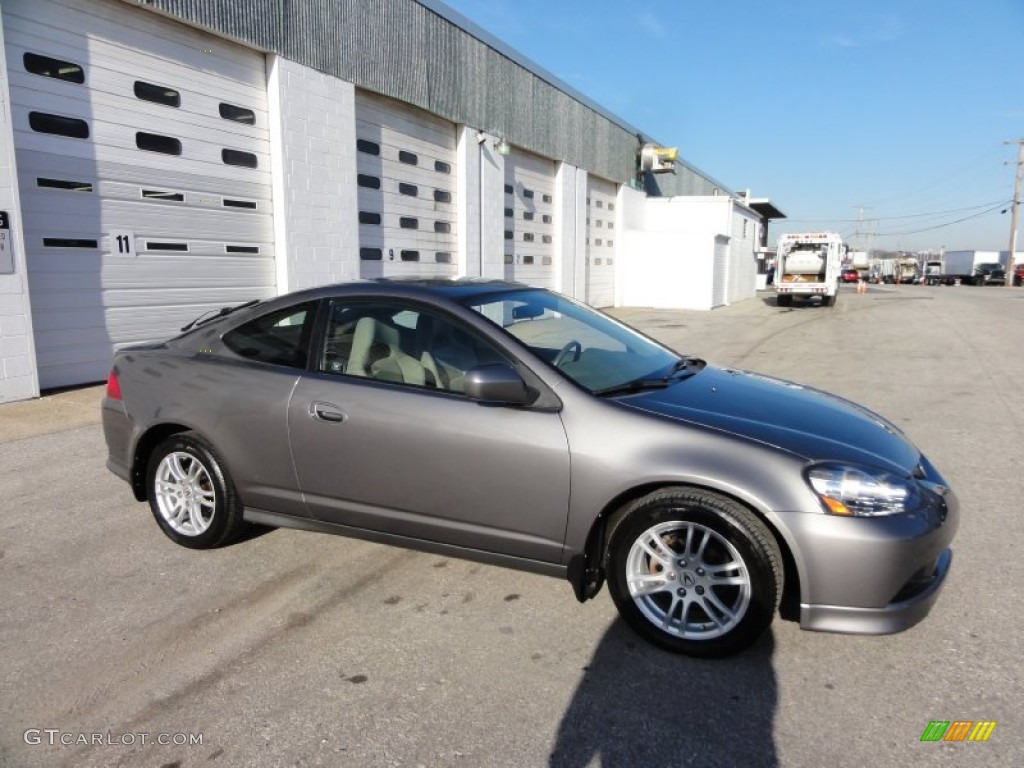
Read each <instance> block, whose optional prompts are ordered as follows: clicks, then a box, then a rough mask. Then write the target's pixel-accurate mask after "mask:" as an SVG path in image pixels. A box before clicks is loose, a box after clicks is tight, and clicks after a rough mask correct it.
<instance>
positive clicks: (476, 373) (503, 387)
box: [463, 364, 537, 405]
mask: <svg viewBox="0 0 1024 768" xmlns="http://www.w3.org/2000/svg"><path fill="white" fill-rule="evenodd" d="M463 392H465V394H466V396H467V397H469V398H472V399H473V400H478V401H479V402H481V403H490V404H492V405H529V404H530V403H532V402H533V401H534V400H535V399H536V398H537V394H536V393H535V392H531V391H530V389H529V387H527V386H526V382H524V381H523V379H522V377H521V376H520V375H519V374H518V373H516V372H515V370H514V369H513V368H512V367H511V366H508V365H500V364H497V365H481V366H478V367H476V368H470V369H469V370H468V371H466V378H465V381H464V382H463Z"/></svg>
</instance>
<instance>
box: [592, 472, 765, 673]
mask: <svg viewBox="0 0 1024 768" xmlns="http://www.w3.org/2000/svg"><path fill="white" fill-rule="evenodd" d="M684 533H685V534H686V540H685V541H684V540H683V539H682V537H683V534H684ZM641 541H643V542H645V543H646V546H644V545H643V544H641ZM702 541H703V542H704V545H703V546H701V545H700V542H702ZM659 544H660V547H662V548H663V549H662V550H661V554H662V555H663V557H662V558H657V557H656V556H653V555H652V554H651V553H652V551H656V550H657V549H658V547H659ZM698 547H699V549H698ZM669 552H671V553H672V556H673V559H671V560H670V559H668V558H667V555H668V553H669ZM666 562H667V563H668V565H666V564H665V563H666ZM733 563H734V564H736V567H723V566H726V565H728V564H733ZM716 566H718V567H719V573H718V574H717V575H718V579H717V580H716V579H715V578H714V577H713V575H712V573H713V569H714V568H715V567H716ZM605 570H606V573H607V578H608V589H609V591H610V592H611V595H612V599H613V600H614V601H615V606H616V608H618V610H619V613H620V615H621V616H622V618H623V619H624V620H625V622H626V623H627V624H629V626H630V627H631V628H632V629H633V630H634V631H636V632H637V634H639V635H640V636H641V637H643V638H645V639H647V640H649V641H650V642H652V643H654V644H655V645H657V646H660V647H662V648H665V649H666V650H669V651H673V652H675V653H681V654H685V655H687V656H697V657H701V658H720V657H723V656H729V655H732V654H734V653H738V652H739V651H742V650H744V649H745V648H748V647H749V646H750V645H752V644H753V643H755V642H756V641H757V639H758V638H759V637H761V635H762V634H764V632H765V630H767V629H768V627H769V626H770V625H771V622H772V618H773V617H774V615H775V610H776V608H778V605H779V599H780V597H781V594H782V582H783V575H782V574H783V570H782V555H781V553H780V552H779V547H778V544H777V543H776V541H775V538H774V537H773V536H772V534H771V532H770V531H769V530H768V527H767V526H766V525H765V524H764V523H763V522H762V521H761V520H760V519H759V518H758V517H757V516H756V515H754V513H753V512H751V511H750V510H749V509H747V508H746V507H744V506H743V505H741V504H739V503H737V502H736V501H733V500H732V499H729V498H727V497H725V496H721V495H719V494H717V493H712V492H710V491H703V490H698V489H692V488H667V489H663V490H660V491H655V492H654V493H651V494H649V495H647V496H644V497H643V498H641V499H638V500H637V501H635V502H633V503H632V504H630V505H628V506H627V507H626V508H625V509H624V510H622V513H621V514H620V515H618V516H617V517H616V519H615V520H613V521H612V528H611V533H610V536H609V540H608V549H607V552H606V561H605ZM631 573H632V574H633V576H634V577H633V579H632V582H633V587H634V589H635V590H637V591H639V590H641V589H642V588H643V582H645V581H646V582H648V586H649V587H650V588H651V589H650V590H649V591H648V592H646V593H645V594H639V595H637V596H634V594H633V592H632V591H631V589H630V578H629V576H630V574H631ZM648 573H649V574H650V579H649V580H648V579H647V574H648ZM727 574H729V575H727ZM716 581H717V582H718V583H715V582H716ZM725 581H731V582H732V583H724V582H725ZM664 585H667V586H664ZM709 596H710V597H709ZM715 601H717V604H716V602H715ZM721 607H724V608H725V609H727V610H726V611H723V610H721Z"/></svg>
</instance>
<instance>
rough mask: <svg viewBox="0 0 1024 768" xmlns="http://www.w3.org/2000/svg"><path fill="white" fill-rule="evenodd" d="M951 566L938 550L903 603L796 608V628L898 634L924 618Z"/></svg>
mask: <svg viewBox="0 0 1024 768" xmlns="http://www.w3.org/2000/svg"><path fill="white" fill-rule="evenodd" d="M952 563H953V551H952V550H949V549H944V550H942V554H940V555H939V557H938V560H936V561H935V568H934V570H933V571H932V576H931V578H929V579H927V580H926V581H924V582H922V583H921V588H920V590H919V591H913V592H911V593H910V596H909V597H906V598H905V599H902V600H898V601H893V602H891V603H889V604H888V605H887V606H885V607H884V608H853V607H845V606H841V605H807V604H806V603H803V604H801V605H800V628H801V629H809V630H815V631H818V632H845V633H848V634H857V635H889V634H892V633H893V632H902V631H903V630H904V629H909V628H910V627H912V626H914V625H915V624H917V623H918V622H919V621H921V619H923V618H924V617H925V616H927V615H928V613H929V612H930V611H931V609H932V606H933V605H934V604H935V601H936V600H937V599H938V597H939V592H940V591H941V589H942V585H943V584H944V583H945V581H946V575H947V574H948V573H949V567H950V565H951V564H952Z"/></svg>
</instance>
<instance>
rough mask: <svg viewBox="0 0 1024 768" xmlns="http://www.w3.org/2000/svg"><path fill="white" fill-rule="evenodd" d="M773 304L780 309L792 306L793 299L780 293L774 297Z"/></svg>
mask: <svg viewBox="0 0 1024 768" xmlns="http://www.w3.org/2000/svg"><path fill="white" fill-rule="evenodd" d="M775 303H776V305H778V306H780V307H789V306H792V305H793V297H792V296H790V295H789V294H783V293H780V294H779V295H778V296H776V297H775Z"/></svg>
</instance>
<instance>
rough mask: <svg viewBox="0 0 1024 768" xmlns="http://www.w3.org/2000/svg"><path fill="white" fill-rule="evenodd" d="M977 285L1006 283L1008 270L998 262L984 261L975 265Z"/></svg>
mask: <svg viewBox="0 0 1024 768" xmlns="http://www.w3.org/2000/svg"><path fill="white" fill-rule="evenodd" d="M974 284H975V285H1006V270H1005V269H1004V268H1003V265H1002V264H999V263H997V262H992V263H989V262H983V263H981V264H977V265H976V266H975V267H974Z"/></svg>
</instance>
